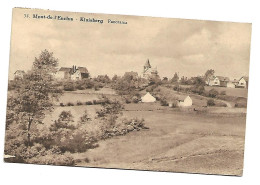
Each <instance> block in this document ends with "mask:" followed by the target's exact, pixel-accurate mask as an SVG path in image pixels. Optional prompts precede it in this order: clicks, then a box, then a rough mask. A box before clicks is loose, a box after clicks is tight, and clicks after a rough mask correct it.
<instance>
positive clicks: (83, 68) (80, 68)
mask: <svg viewBox="0 0 260 185" xmlns="http://www.w3.org/2000/svg"><path fill="white" fill-rule="evenodd" d="M77 70H79V71H80V72H81V73H88V70H87V68H86V67H78V69H77Z"/></svg>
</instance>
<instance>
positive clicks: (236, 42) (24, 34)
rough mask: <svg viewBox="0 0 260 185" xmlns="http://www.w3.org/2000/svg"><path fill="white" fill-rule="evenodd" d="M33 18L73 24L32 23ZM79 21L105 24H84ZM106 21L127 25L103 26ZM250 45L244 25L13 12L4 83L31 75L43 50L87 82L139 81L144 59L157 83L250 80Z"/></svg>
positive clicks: (55, 12) (63, 13)
mask: <svg viewBox="0 0 260 185" xmlns="http://www.w3.org/2000/svg"><path fill="white" fill-rule="evenodd" d="M24 14H29V17H30V18H25V17H24ZM33 14H38V15H45V16H48V15H51V16H53V17H54V16H55V15H56V16H62V17H67V16H68V17H71V18H73V21H67V20H51V19H35V18H33ZM80 17H85V18H91V19H92V18H95V19H103V20H104V22H103V24H100V23H91V22H83V21H79V20H80ZM76 19H77V20H76ZM108 19H111V20H117V21H125V22H127V24H108V23H107V20H108ZM250 40H251V24H249V23H232V22H217V21H202V20H188V19H174V18H155V17H140V16H124V15H108V14H86V13H73V12H57V11H49V10H39V9H20V8H19V9H18V8H15V9H13V16H12V33H11V49H10V66H9V78H10V79H12V78H13V73H14V72H15V71H16V70H24V71H27V70H29V69H31V66H32V63H33V61H34V58H35V57H38V56H39V55H40V53H41V51H43V50H44V49H47V50H48V51H50V52H53V55H54V57H55V58H58V61H59V67H71V66H72V65H76V66H82V67H86V68H87V69H88V70H89V72H90V75H91V76H92V77H94V76H97V75H104V74H108V75H109V76H111V77H112V76H113V75H114V74H117V75H123V74H124V73H125V72H126V71H136V72H138V73H139V75H141V72H142V70H143V65H144V64H145V62H146V60H147V59H149V60H150V63H151V65H152V67H157V70H158V72H159V75H160V77H161V78H162V77H168V78H172V77H173V75H174V73H175V72H178V73H179V75H180V76H187V77H191V76H198V75H203V74H204V73H205V72H206V71H207V70H208V69H214V70H215V75H218V76H227V77H230V78H231V79H234V78H239V77H241V76H248V74H249V60H250Z"/></svg>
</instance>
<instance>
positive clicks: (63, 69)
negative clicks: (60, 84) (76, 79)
mask: <svg viewBox="0 0 260 185" xmlns="http://www.w3.org/2000/svg"><path fill="white" fill-rule="evenodd" d="M59 71H64V72H68V73H69V72H70V71H71V68H69V67H61V68H60V70H59Z"/></svg>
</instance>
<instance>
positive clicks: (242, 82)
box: [237, 76, 248, 88]
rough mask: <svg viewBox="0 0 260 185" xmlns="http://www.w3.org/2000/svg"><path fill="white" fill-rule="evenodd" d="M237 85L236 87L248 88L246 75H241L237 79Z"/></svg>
mask: <svg viewBox="0 0 260 185" xmlns="http://www.w3.org/2000/svg"><path fill="white" fill-rule="evenodd" d="M237 87H238V88H248V77H246V76H242V77H241V78H240V79H239V80H238V84H237Z"/></svg>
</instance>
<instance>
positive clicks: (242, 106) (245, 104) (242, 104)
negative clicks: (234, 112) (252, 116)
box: [235, 102, 247, 108]
mask: <svg viewBox="0 0 260 185" xmlns="http://www.w3.org/2000/svg"><path fill="white" fill-rule="evenodd" d="M235 107H236V108H246V107H247V103H242V102H239V103H235Z"/></svg>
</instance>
